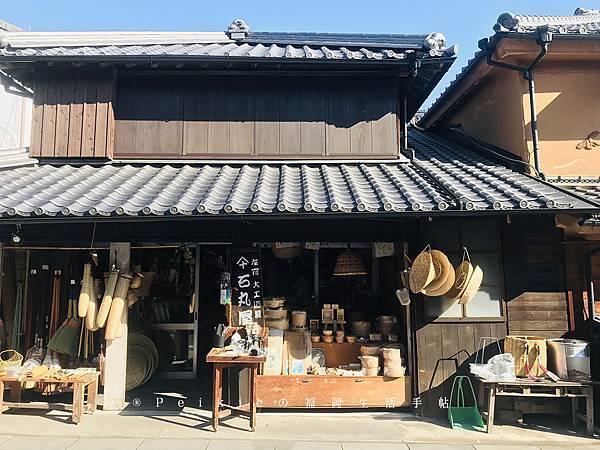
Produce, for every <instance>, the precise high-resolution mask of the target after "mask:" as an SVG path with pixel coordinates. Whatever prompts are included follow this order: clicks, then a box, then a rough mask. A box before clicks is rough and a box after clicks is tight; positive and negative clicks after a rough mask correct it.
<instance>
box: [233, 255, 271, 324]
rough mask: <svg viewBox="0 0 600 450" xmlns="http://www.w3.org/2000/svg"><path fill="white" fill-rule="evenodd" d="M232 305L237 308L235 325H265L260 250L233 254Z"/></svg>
mask: <svg viewBox="0 0 600 450" xmlns="http://www.w3.org/2000/svg"><path fill="white" fill-rule="evenodd" d="M231 287H232V298H231V300H232V303H233V305H234V306H235V307H236V308H235V310H237V314H235V313H234V316H233V322H234V323H233V325H234V326H246V325H249V324H251V323H258V324H259V325H261V326H263V325H264V317H263V295H262V264H261V259H260V249H258V248H245V249H238V250H236V251H235V252H234V254H233V274H232V277H231Z"/></svg>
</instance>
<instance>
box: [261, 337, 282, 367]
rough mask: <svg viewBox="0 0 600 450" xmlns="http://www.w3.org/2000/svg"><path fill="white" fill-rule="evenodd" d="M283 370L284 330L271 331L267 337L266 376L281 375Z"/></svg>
mask: <svg viewBox="0 0 600 450" xmlns="http://www.w3.org/2000/svg"><path fill="white" fill-rule="evenodd" d="M282 368H283V330H274V329H269V336H268V337H267V360H266V361H265V365H264V367H263V374H264V375H281V374H282Z"/></svg>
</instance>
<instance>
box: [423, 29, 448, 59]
mask: <svg viewBox="0 0 600 450" xmlns="http://www.w3.org/2000/svg"><path fill="white" fill-rule="evenodd" d="M423 48H424V49H425V50H428V51H429V55H431V56H442V55H443V54H444V53H445V51H446V36H444V35H443V34H442V33H437V32H436V33H431V34H430V35H429V36H427V37H426V38H425V40H424V41H423Z"/></svg>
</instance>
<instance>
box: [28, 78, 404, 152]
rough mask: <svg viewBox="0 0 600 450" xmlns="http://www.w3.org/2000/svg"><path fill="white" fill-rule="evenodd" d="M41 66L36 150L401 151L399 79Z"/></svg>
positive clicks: (36, 91)
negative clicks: (54, 70)
mask: <svg viewBox="0 0 600 450" xmlns="http://www.w3.org/2000/svg"><path fill="white" fill-rule="evenodd" d="M40 73H41V74H42V75H39V76H37V77H36V79H35V83H34V110H33V119H32V139H31V153H32V155H33V156H35V157H47V158H70V157H76V158H77V157H79V158H114V159H322V158H325V159H327V158H330V159H336V158H337V159H382V158H395V157H396V156H397V155H398V153H399V126H398V110H399V91H400V89H399V84H398V79H397V77H391V76H384V77H372V76H351V77H345V76H319V75H317V76H314V75H313V76H303V77H299V76H265V75H261V76H245V75H211V76H206V75H192V74H187V75H172V74H156V72H154V73H151V72H141V73H140V72H128V73H127V72H125V73H117V72H114V71H113V70H112V69H108V68H105V69H101V70H94V71H90V70H84V69H73V70H71V71H67V72H60V73H55V74H52V72H49V73H50V75H48V74H47V73H46V72H40Z"/></svg>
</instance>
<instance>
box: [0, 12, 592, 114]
mask: <svg viewBox="0 0 600 450" xmlns="http://www.w3.org/2000/svg"><path fill="white" fill-rule="evenodd" d="M577 7H585V8H596V9H600V0H596V1H595V2H594V1H585V0H576V1H571V0H544V1H542V0H528V1H526V2H525V1H523V0H521V1H516V0H479V1H475V0H469V1H460V0H455V1H449V0H444V1H442V0H424V1H412V2H408V1H404V0H396V1H388V0H383V1H377V0H371V1H357V0H355V1H349V0H347V1H327V0H321V1H316V0H300V1H293V2H292V1H281V0H280V1H275V0H268V1H261V0H254V1H252V0H246V1H236V0H226V1H225V0H221V1H214V0H213V1H210V2H209V1H202V0H200V1H182V0H160V1H159V0H96V1H89V0H69V1H66V0H65V1H61V0H52V1H48V0H37V1H32V0H19V1H12V2H8V1H7V2H2V8H1V9H0V19H4V20H7V21H8V22H11V23H13V24H15V25H17V26H20V27H21V28H24V29H25V30H32V31H52V30H67V31H68V30H164V31H168V30H176V31H219V30H225V29H226V28H227V25H228V24H229V23H230V22H231V20H232V19H234V18H243V19H245V20H246V22H247V23H248V25H249V26H250V28H251V29H254V30H257V31H329V32H361V33H429V32H432V31H441V32H443V33H444V34H445V35H446V37H447V39H448V41H449V43H457V44H458V45H459V49H460V51H459V57H458V59H457V61H456V62H455V63H454V66H453V67H452V69H451V70H450V73H448V74H447V75H446V77H445V78H444V79H443V80H442V82H441V83H440V85H439V86H438V88H437V89H436V90H435V91H434V92H433V93H432V95H431V96H430V98H429V100H428V101H427V102H426V105H428V104H430V103H431V101H432V100H433V99H434V98H436V97H437V96H438V95H439V93H440V91H441V90H442V89H443V88H444V87H445V86H446V85H447V84H448V83H449V82H450V80H451V79H453V78H454V76H455V75H456V73H457V72H458V71H459V70H460V68H461V67H462V66H464V65H465V64H466V63H467V61H468V60H469V58H471V57H472V56H473V53H474V52H475V51H476V50H477V41H478V40H479V39H480V38H482V37H486V36H489V35H490V34H491V33H492V26H493V25H494V23H495V22H496V18H497V17H498V15H500V14H501V13H503V12H507V11H509V12H513V13H516V14H517V13H518V14H544V15H565V14H572V13H573V11H575V9H576V8H577Z"/></svg>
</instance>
